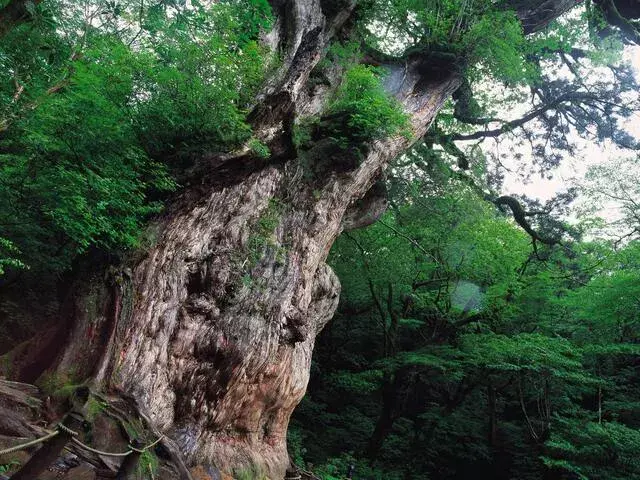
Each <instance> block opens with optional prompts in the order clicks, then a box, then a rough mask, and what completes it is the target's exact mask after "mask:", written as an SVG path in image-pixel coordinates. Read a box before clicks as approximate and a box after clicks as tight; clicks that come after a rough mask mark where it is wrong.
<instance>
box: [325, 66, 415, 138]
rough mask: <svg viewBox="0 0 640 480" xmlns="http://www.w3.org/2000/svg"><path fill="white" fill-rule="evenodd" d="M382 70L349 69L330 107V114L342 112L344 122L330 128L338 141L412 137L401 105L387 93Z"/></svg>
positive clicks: (340, 114) (361, 67) (328, 109)
mask: <svg viewBox="0 0 640 480" xmlns="http://www.w3.org/2000/svg"><path fill="white" fill-rule="evenodd" d="M382 74H383V71H381V70H379V69H376V68H374V67H370V66H366V65H356V66H354V67H351V68H349V69H348V70H347V71H346V72H345V74H344V77H343V80H342V83H341V84H340V86H339V87H338V89H337V91H336V94H335V96H334V98H333V100H332V101H331V102H330V104H329V105H328V107H327V115H328V116H332V115H336V116H337V115H339V116H340V117H342V119H341V120H342V121H341V124H339V125H334V126H330V127H329V130H330V132H331V133H333V135H334V136H335V137H336V139H337V141H338V143H339V144H341V145H344V146H347V145H348V144H351V143H354V142H356V143H358V142H364V141H367V140H373V139H377V138H381V137H386V136H390V135H396V134H402V135H405V136H410V135H411V133H410V129H409V122H408V118H407V116H406V114H405V113H404V112H403V110H402V108H401V106H400V105H399V104H398V103H397V101H395V100H394V99H393V98H391V97H389V95H388V94H387V93H386V92H385V90H384V88H383V86H382V81H381V79H380V77H381V76H382Z"/></svg>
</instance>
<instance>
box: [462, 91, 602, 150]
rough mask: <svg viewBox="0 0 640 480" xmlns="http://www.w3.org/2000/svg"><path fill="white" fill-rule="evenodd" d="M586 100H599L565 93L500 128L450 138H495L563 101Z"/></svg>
mask: <svg viewBox="0 0 640 480" xmlns="http://www.w3.org/2000/svg"><path fill="white" fill-rule="evenodd" d="M587 100H591V101H594V102H598V101H600V99H598V98H597V97H595V96H594V95H592V94H588V93H565V94H563V95H560V96H559V97H557V98H555V99H553V100H551V101H550V102H547V103H545V104H543V105H542V106H540V107H538V108H536V109H535V110H532V111H530V112H529V113H527V114H526V115H524V116H522V117H520V118H518V119H516V120H512V121H510V122H507V123H505V124H503V125H502V126H501V127H500V128H494V129H492V130H479V131H477V132H473V133H469V134H456V135H452V136H451V138H452V140H463V141H465V140H479V139H482V138H495V137H498V136H500V135H502V134H503V133H507V132H510V131H512V130H514V129H516V128H518V127H521V126H523V125H524V124H526V123H528V122H530V121H532V120H535V119H536V118H538V117H539V116H540V115H542V114H543V113H545V112H547V111H549V110H552V109H554V108H557V107H558V106H559V105H561V104H562V103H564V102H580V101H587Z"/></svg>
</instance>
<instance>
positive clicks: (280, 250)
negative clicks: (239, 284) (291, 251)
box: [243, 198, 286, 282]
mask: <svg viewBox="0 0 640 480" xmlns="http://www.w3.org/2000/svg"><path fill="white" fill-rule="evenodd" d="M283 210H284V204H283V203H282V201H281V200H279V199H278V198H271V199H270V200H269V204H268V205H267V208H266V209H265V210H264V211H263V212H262V213H261V215H260V218H259V219H258V221H257V222H256V224H255V225H254V226H253V228H252V231H251V235H250V236H249V239H248V241H247V249H248V261H249V262H248V266H247V270H248V271H250V270H251V269H252V268H253V267H254V266H256V265H257V264H258V262H259V261H260V259H261V258H262V257H263V255H264V254H265V250H266V249H268V248H272V249H274V250H275V255H276V259H277V260H278V261H283V260H284V255H285V254H286V249H285V248H284V247H283V246H281V245H280V244H279V243H278V241H277V238H276V237H275V229H276V228H277V227H278V225H279V224H280V219H281V217H282V213H283ZM246 278H247V280H245V279H244V278H243V282H245V281H246V282H250V278H251V277H246Z"/></svg>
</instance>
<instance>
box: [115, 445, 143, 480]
mask: <svg viewBox="0 0 640 480" xmlns="http://www.w3.org/2000/svg"><path fill="white" fill-rule="evenodd" d="M131 446H132V447H133V448H134V449H135V450H133V449H132V452H131V453H130V454H129V455H127V456H126V457H124V460H123V461H122V464H121V465H120V468H119V469H118V474H117V475H116V480H135V478H136V473H137V470H138V462H139V461H140V455H142V451H141V450H140V449H141V448H142V447H143V446H144V445H143V444H142V443H141V442H140V441H139V440H137V439H136V440H133V441H132V442H131Z"/></svg>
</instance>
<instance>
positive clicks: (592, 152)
mask: <svg viewBox="0 0 640 480" xmlns="http://www.w3.org/2000/svg"><path fill="white" fill-rule="evenodd" d="M624 58H625V60H628V61H629V62H630V63H631V64H632V65H633V67H634V70H635V73H636V78H637V79H638V81H639V82H640V46H629V47H627V48H626V49H625V52H624ZM639 95H640V93H639ZM625 127H626V129H627V130H628V131H629V132H630V133H631V134H632V135H634V136H635V137H636V138H638V139H640V113H635V114H634V115H633V116H632V117H631V118H630V119H629V121H627V123H626V125H625ZM576 143H578V144H580V145H581V148H580V152H579V153H578V154H577V155H576V156H575V157H574V158H566V159H565V161H563V162H562V163H561V164H560V166H559V167H558V168H556V169H554V170H552V171H551V172H550V174H551V175H552V176H553V177H552V178H551V179H547V178H541V177H540V176H539V175H533V176H531V178H530V179H529V181H528V182H526V183H525V181H524V180H523V178H522V177H521V176H519V175H517V174H513V173H509V172H507V175H506V177H505V184H504V190H503V191H504V193H507V194H524V195H526V196H528V197H531V198H537V199H539V200H542V201H545V200H549V199H550V198H552V197H553V196H554V195H556V194H557V193H559V192H562V191H564V190H566V189H567V188H568V187H570V186H571V185H574V184H576V183H579V182H580V181H581V180H582V179H583V178H584V175H585V173H586V172H587V169H588V168H589V166H591V165H596V164H598V163H600V162H606V161H607V160H608V159H610V158H611V157H612V156H614V155H618V154H620V151H619V150H618V149H617V148H615V147H613V146H612V145H610V144H609V145H604V146H598V145H595V144H593V143H591V142H587V141H584V140H582V139H579V138H578V139H576ZM485 146H486V147H487V148H496V145H495V142H493V141H491V140H487V141H486V144H485ZM499 148H500V150H501V151H504V150H506V149H508V148H510V146H509V145H508V143H507V142H502V144H501V145H500V146H499ZM506 166H507V167H508V168H510V169H511V170H513V171H514V172H515V171H517V170H518V168H520V167H521V165H518V164H517V162H516V161H511V162H509V160H508V159H507V162H506Z"/></svg>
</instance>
